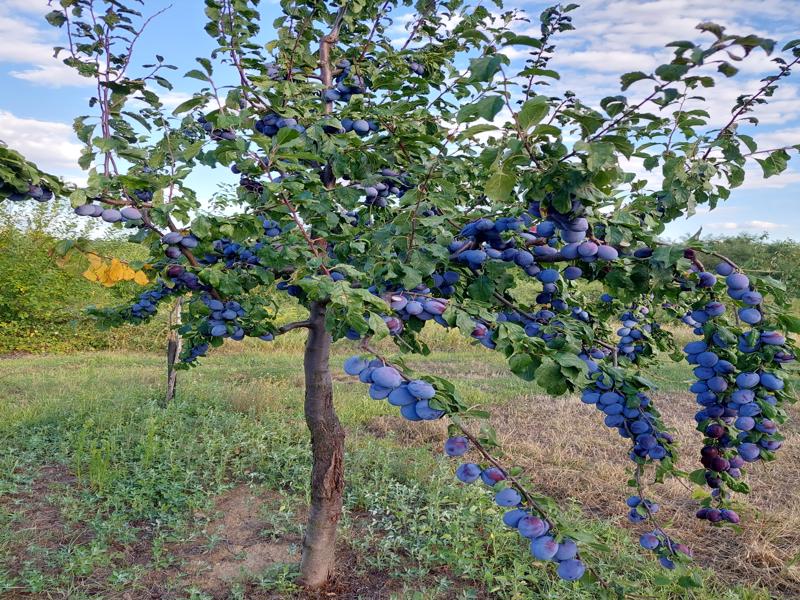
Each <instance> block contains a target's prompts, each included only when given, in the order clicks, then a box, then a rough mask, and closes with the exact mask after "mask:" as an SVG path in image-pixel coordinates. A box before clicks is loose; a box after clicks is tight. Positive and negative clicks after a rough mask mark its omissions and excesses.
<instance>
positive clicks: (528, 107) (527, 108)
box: [517, 96, 550, 131]
mask: <svg viewBox="0 0 800 600" xmlns="http://www.w3.org/2000/svg"><path fill="white" fill-rule="evenodd" d="M548 112H550V105H549V104H548V103H547V98H545V97H544V96H535V97H534V98H531V99H530V100H528V101H527V102H525V104H523V105H522V108H521V109H520V111H519V114H518V115H517V120H518V121H519V126H520V127H521V128H522V129H523V130H525V131H527V130H528V128H529V127H530V126H531V125H535V124H536V123H538V122H539V121H541V120H542V119H543V118H544V117H545V116H546V115H547V113H548Z"/></svg>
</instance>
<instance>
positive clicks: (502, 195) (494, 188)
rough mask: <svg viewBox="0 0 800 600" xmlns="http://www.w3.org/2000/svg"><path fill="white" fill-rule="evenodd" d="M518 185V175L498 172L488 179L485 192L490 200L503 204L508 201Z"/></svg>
mask: <svg viewBox="0 0 800 600" xmlns="http://www.w3.org/2000/svg"><path fill="white" fill-rule="evenodd" d="M516 184H517V177H516V175H514V174H512V173H506V172H504V171H498V172H496V173H495V174H494V175H492V176H491V177H490V178H489V179H488V181H487V182H486V188H485V189H484V192H485V193H486V196H487V197H488V198H489V199H490V200H494V201H495V202H501V201H503V200H507V199H508V197H509V196H510V195H511V192H512V191H513V190H514V186H515V185H516Z"/></svg>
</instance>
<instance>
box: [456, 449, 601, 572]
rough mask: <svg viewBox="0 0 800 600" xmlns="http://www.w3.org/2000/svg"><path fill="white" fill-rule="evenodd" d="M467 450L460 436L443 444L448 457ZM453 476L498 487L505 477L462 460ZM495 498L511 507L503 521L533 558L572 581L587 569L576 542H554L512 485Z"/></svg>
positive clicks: (494, 469)
mask: <svg viewBox="0 0 800 600" xmlns="http://www.w3.org/2000/svg"><path fill="white" fill-rule="evenodd" d="M468 450H469V440H467V438H465V437H462V436H456V437H451V438H449V439H448V440H447V441H446V442H445V444H444V451H445V454H447V455H448V456H463V455H464V454H466V453H467V451H468ZM456 477H457V478H458V479H459V480H460V481H463V482H464V483H473V482H475V481H477V480H478V479H480V480H481V481H482V482H483V483H484V484H485V485H487V486H489V487H490V488H492V489H497V488H500V487H501V482H503V481H506V479H507V476H506V474H505V473H504V472H503V470H502V469H499V468H498V467H494V466H491V467H487V468H481V467H480V466H479V465H477V464H475V463H463V464H461V465H460V466H459V467H458V468H457V469H456ZM494 501H495V503H496V504H497V505H498V506H501V507H503V508H510V509H511V510H509V511H507V512H506V513H505V514H504V515H503V523H505V524H506V525H507V526H508V527H511V528H512V529H516V530H517V531H518V532H519V534H520V535H521V536H522V537H523V538H525V540H526V541H528V543H529V544H530V552H531V554H532V555H533V557H534V558H536V559H538V560H544V561H554V562H556V563H558V567H557V568H556V573H557V574H558V576H559V577H560V578H561V579H564V580H566V581H575V580H577V579H580V578H581V577H582V576H583V574H584V573H585V571H586V567H585V565H584V564H583V562H582V561H581V560H580V559H579V558H578V546H577V544H576V543H575V542H574V541H573V540H571V539H568V538H564V539H562V540H561V541H560V542H559V541H556V537H555V535H554V532H553V528H552V526H551V525H550V523H548V521H547V520H546V519H545V518H544V517H543V515H539V514H536V513H535V512H534V511H533V510H532V507H529V508H525V505H524V502H523V498H522V495H521V494H520V493H519V491H517V490H516V489H515V488H513V487H502V489H498V490H497V491H496V493H495V497H494Z"/></svg>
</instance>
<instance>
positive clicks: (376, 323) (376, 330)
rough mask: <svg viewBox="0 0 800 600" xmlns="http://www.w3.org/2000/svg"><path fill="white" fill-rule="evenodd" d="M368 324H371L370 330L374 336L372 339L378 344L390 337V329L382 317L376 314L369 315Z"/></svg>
mask: <svg viewBox="0 0 800 600" xmlns="http://www.w3.org/2000/svg"><path fill="white" fill-rule="evenodd" d="M368 322H369V328H370V330H371V331H372V334H373V335H372V337H373V339H374V340H375V341H376V342H377V341H378V340H381V339H383V338H385V337H387V336H388V335H389V328H388V327H387V326H386V322H385V321H384V320H383V317H381V316H380V315H378V314H376V313H374V312H371V313H369V321H368Z"/></svg>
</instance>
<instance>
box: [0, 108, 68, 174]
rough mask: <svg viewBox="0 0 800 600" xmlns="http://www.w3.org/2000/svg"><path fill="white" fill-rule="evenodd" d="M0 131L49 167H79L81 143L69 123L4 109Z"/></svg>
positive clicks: (32, 158)
mask: <svg viewBox="0 0 800 600" xmlns="http://www.w3.org/2000/svg"><path fill="white" fill-rule="evenodd" d="M0 132H2V136H3V138H2V139H3V141H5V142H6V143H7V144H8V145H9V147H11V148H13V149H14V150H17V151H18V152H21V153H22V154H23V155H24V156H25V158H27V159H28V160H30V161H32V162H34V163H36V164H37V165H38V166H39V167H41V168H42V169H44V170H45V171H54V172H59V171H64V170H75V171H77V170H79V167H78V164H77V161H78V157H79V156H80V153H81V144H80V143H79V142H78V141H77V140H76V139H75V135H74V133H73V131H72V127H71V126H69V125H68V124H66V123H58V122H53V121H40V120H38V119H25V118H20V117H17V116H15V115H13V114H11V113H10V112H7V111H2V110H0Z"/></svg>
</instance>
